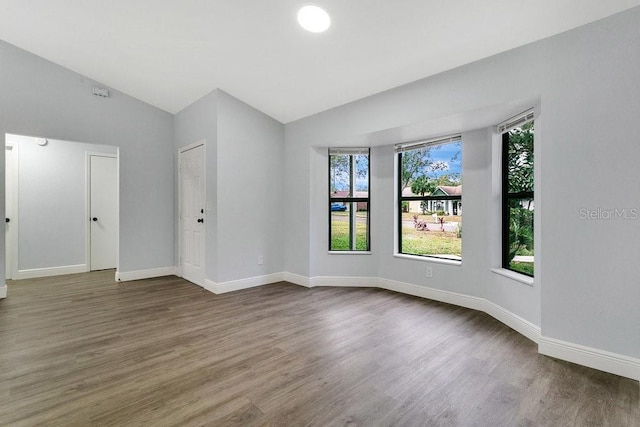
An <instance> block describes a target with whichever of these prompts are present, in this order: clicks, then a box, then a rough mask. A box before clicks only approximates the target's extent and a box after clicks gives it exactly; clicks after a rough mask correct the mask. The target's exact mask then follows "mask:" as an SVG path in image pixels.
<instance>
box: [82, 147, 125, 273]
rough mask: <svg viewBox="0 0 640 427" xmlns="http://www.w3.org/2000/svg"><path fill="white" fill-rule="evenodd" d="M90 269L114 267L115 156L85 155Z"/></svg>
mask: <svg viewBox="0 0 640 427" xmlns="http://www.w3.org/2000/svg"><path fill="white" fill-rule="evenodd" d="M89 168H90V173H89V177H90V178H89V179H90V192H89V206H90V208H89V209H90V213H89V215H90V217H89V221H90V223H91V226H90V229H91V231H90V246H91V250H90V269H91V270H92V271H93V270H106V269H109V268H116V253H117V235H118V174H117V170H118V167H117V159H116V158H115V157H109V156H100V155H91V156H89Z"/></svg>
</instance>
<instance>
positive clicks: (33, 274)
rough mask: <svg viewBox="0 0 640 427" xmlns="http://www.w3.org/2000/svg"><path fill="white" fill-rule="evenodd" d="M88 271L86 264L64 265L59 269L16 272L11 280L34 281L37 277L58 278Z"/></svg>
mask: <svg viewBox="0 0 640 427" xmlns="http://www.w3.org/2000/svg"><path fill="white" fill-rule="evenodd" d="M87 271H89V267H88V266H87V264H78V265H64V266H61V267H46V268H32V269H28V270H18V271H17V272H16V274H15V275H14V276H13V279H15V280H20V279H35V278H38V277H49V276H60V275H62V274H76V273H85V272H87Z"/></svg>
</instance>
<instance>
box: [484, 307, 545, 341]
mask: <svg viewBox="0 0 640 427" xmlns="http://www.w3.org/2000/svg"><path fill="white" fill-rule="evenodd" d="M484 304H485V308H484V310H483V311H484V312H485V313H487V314H488V315H489V316H491V317H493V318H494V319H496V320H498V321H499V322H502V323H504V324H505V325H507V326H508V327H510V328H511V329H513V330H514V331H516V332H518V333H519V334H521V335H524V336H525V337H527V338H529V339H530V340H531V341H533V342H534V343H536V344H538V343H539V342H540V336H541V332H540V326H537V325H534V324H533V323H531V322H529V321H528V320H526V319H523V318H522V317H520V316H518V315H517V314H514V313H512V312H510V311H509V310H506V309H504V308H503V307H501V306H499V305H498V304H496V303H494V302H492V301H489V300H485V301H484Z"/></svg>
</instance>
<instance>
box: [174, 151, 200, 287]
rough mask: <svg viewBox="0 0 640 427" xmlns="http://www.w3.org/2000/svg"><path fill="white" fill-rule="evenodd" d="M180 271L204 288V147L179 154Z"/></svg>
mask: <svg viewBox="0 0 640 427" xmlns="http://www.w3.org/2000/svg"><path fill="white" fill-rule="evenodd" d="M179 162H180V163H179V171H180V207H179V208H180V239H181V241H180V271H181V274H182V277H184V278H185V279H187V280H189V281H190V282H193V283H195V284H197V285H200V286H204V276H205V274H204V251H205V246H204V245H205V224H204V221H205V217H204V216H205V215H204V214H205V169H204V145H203V144H200V145H196V146H193V147H189V148H187V149H185V150H183V151H181V152H180V155H179Z"/></svg>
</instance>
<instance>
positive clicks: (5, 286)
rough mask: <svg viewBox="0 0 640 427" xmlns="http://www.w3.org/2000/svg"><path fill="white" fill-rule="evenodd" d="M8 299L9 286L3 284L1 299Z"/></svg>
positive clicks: (0, 287)
mask: <svg viewBox="0 0 640 427" xmlns="http://www.w3.org/2000/svg"><path fill="white" fill-rule="evenodd" d="M6 297H7V285H6V284H2V285H0V299H2V298H6Z"/></svg>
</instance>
